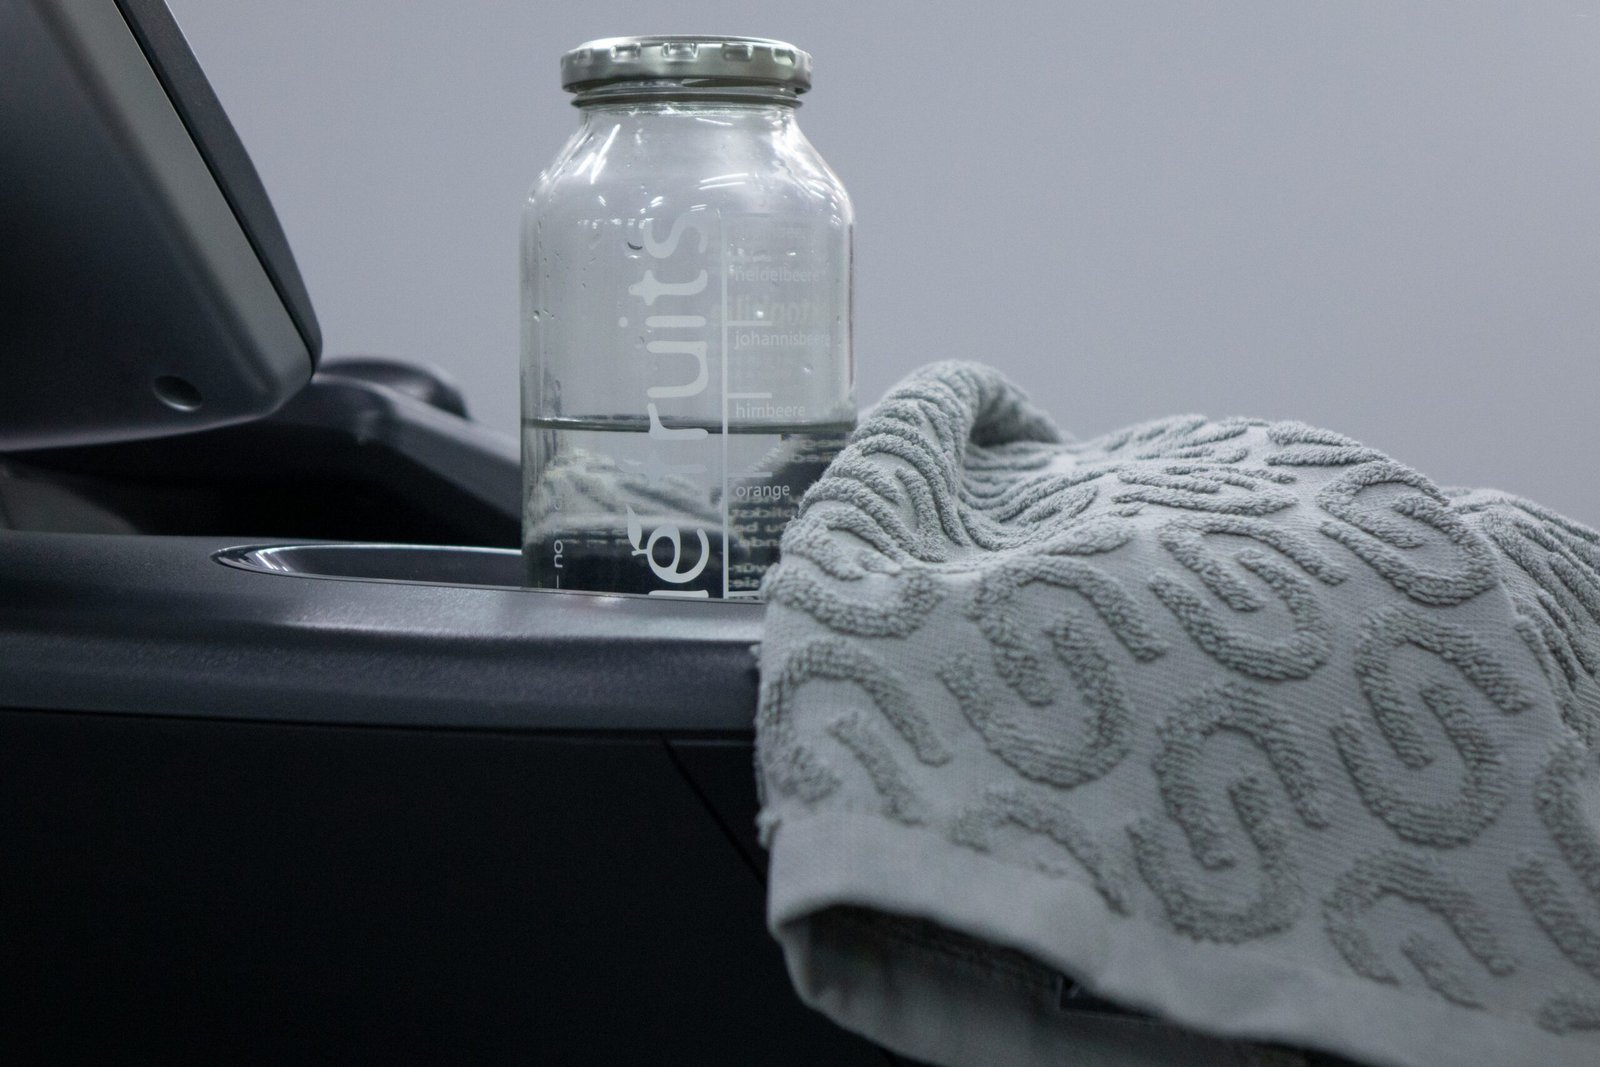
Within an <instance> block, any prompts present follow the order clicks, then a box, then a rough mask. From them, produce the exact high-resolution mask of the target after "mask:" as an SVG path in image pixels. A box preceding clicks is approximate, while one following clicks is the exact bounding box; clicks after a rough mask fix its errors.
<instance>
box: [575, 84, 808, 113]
mask: <svg viewBox="0 0 1600 1067" xmlns="http://www.w3.org/2000/svg"><path fill="white" fill-rule="evenodd" d="M572 105H573V106H574V107H576V108H578V109H579V110H580V111H583V112H586V113H587V112H591V111H595V110H599V109H609V108H614V107H622V108H626V109H628V110H630V111H661V112H672V111H681V110H693V109H695V108H697V107H701V106H707V107H718V108H723V107H748V108H750V109H752V110H769V109H778V110H782V111H793V110H794V109H795V108H797V107H799V106H800V98H799V96H798V95H796V93H795V91H794V89H792V88H791V87H789V86H785V85H738V84H731V83H716V82H707V81H703V80H687V81H673V80H668V79H662V78H650V79H641V80H639V81H621V82H608V83H607V84H605V85H597V86H594V87H592V88H588V89H583V90H580V91H579V92H577V93H576V94H574V96H573V98H572Z"/></svg>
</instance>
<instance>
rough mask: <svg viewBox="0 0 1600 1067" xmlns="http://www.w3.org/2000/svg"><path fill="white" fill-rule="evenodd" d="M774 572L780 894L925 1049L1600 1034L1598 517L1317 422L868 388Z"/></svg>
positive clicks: (925, 386)
mask: <svg viewBox="0 0 1600 1067" xmlns="http://www.w3.org/2000/svg"><path fill="white" fill-rule="evenodd" d="M782 552H783V558H782V562H781V563H780V564H779V565H778V566H777V567H775V568H774V569H773V570H772V571H771V572H770V573H769V574H768V576H767V579H766V583H765V586H764V588H765V593H766V598H767V601H768V609H767V616H766V623H765V627H766V628H765V634H764V638H763V643H762V649H761V672H762V688H761V707H760V711H759V715H758V719H757V778H758V786H759V789H760V792H761V797H762V812H761V817H760V830H761V835H762V840H763V842H764V843H765V844H766V845H767V847H768V848H769V849H770V850H771V870H770V882H769V894H770V895H769V901H768V916H769V924H770V927H771V930H772V932H773V934H774V935H775V936H776V937H777V939H778V941H779V942H780V943H781V945H782V948H783V952H784V955H785V958H786V960H787V963H788V967H789V971H790V974H791V977H792V978H793V981H794V984H795V987H796V989H797V991H798V992H799V995H800V996H801V997H802V999H804V1000H805V1001H806V1002H807V1003H808V1004H810V1005H812V1006H814V1007H816V1008H817V1009H819V1010H821V1011H823V1012H825V1013H826V1014H828V1015H829V1016H830V1017H832V1018H833V1019H835V1020H836V1021H837V1022H839V1023H840V1024H842V1025H844V1026H846V1027H848V1028H850V1029H852V1030H855V1031H858V1032H860V1033H862V1034H864V1035H866V1036H867V1037H869V1038H872V1039H873V1040H876V1041H878V1042H880V1043H882V1044H884V1045H885V1046H887V1047H889V1048H891V1049H895V1050H898V1051H900V1052H902V1053H905V1054H907V1055H909V1056H912V1057H915V1058H917V1059H921V1060H925V1061H928V1062H930V1063H937V1064H947V1065H983V1067H998V1065H1003V1064H1027V1065H1033V1064H1040V1065H1043V1064H1050V1065H1061V1064H1074V1065H1076V1064H1101V1063H1105V1064H1152V1065H1155V1064H1160V1065H1163V1067H1165V1065H1170V1064H1182V1063H1194V1064H1210V1063H1239V1062H1259V1063H1295V1062H1303V1061H1304V1060H1305V1056H1304V1055H1303V1054H1302V1053H1300V1052H1298V1051H1295V1050H1317V1051H1320V1052H1322V1053H1327V1054H1333V1055H1338V1056H1344V1057H1349V1058H1351V1059H1355V1060H1358V1061H1361V1062H1370V1063H1375V1064H1406V1065H1413V1064H1415V1065H1423V1064H1427V1065H1433V1064H1437V1065H1450V1067H1454V1065H1457V1064H1467V1063H1471V1064H1530V1065H1533V1064H1537V1065H1540V1067H1546V1065H1552V1064H1592V1063H1597V1062H1600V833H1597V827H1600V770H1597V768H1596V763H1597V759H1596V747H1595V746H1596V741H1597V740H1600V685H1597V682H1596V671H1597V670H1600V534H1596V533H1595V532H1594V531H1593V530H1590V529H1588V528H1585V527H1583V526H1581V525H1579V524H1577V523H1574V522H1571V521H1569V520H1567V519H1564V518H1562V517H1561V516H1559V515H1556V514H1554V513H1552V512H1550V511H1548V510H1545V509H1543V508H1540V507H1538V506H1536V505H1534V504H1532V503H1529V502H1527V501H1524V500H1521V499H1518V498H1516V497H1513V496H1510V495H1507V494H1505V493H1500V492H1492V491H1484V490H1474V491H1468V490H1461V489H1450V490H1443V489H1440V488H1439V487H1437V486H1435V485H1434V483H1432V482H1431V481H1429V480H1428V479H1427V478H1426V477H1424V476H1423V475H1421V474H1419V473H1418V472H1416V471H1414V470H1412V469H1410V468H1408V467H1405V466H1403V465H1401V464H1400V463H1397V462H1395V461H1394V460H1392V459H1390V458H1389V457H1387V456H1385V455H1384V454H1383V453H1381V452H1379V451H1377V450H1375V449H1372V448H1368V447H1365V446H1363V445H1361V444H1359V443H1357V442H1355V441H1353V440H1350V439H1349V438H1346V437H1344V436H1341V435H1339V434H1337V433H1331V432H1329V431H1326V430H1319V429H1315V428H1313V427H1311V426H1307V425H1305V424H1302V423H1298V422H1268V421H1263V420H1258V419H1238V418H1236V419H1224V420H1210V419H1206V418H1203V417H1200V416H1184V417H1178V418H1169V419H1163V420H1160V421H1157V422H1151V423H1147V424H1144V425H1140V426H1135V427H1132V428H1129V429H1126V430H1122V431H1119V432H1117V433H1114V434H1110V435H1107V436H1105V437H1100V438H1096V439H1094V440H1092V441H1086V442H1075V441H1071V440H1065V439H1063V435H1061V434H1060V433H1059V432H1058V431H1057V430H1056V428H1055V427H1054V425H1053V424H1052V423H1051V422H1050V420H1049V419H1048V418H1046V417H1045V416H1044V415H1043V414H1041V413H1040V412H1039V411H1037V410H1036V409H1035V408H1033V407H1032V406H1030V405H1029V403H1028V402H1027V400H1026V399H1025V397H1024V396H1023V395H1022V394H1021V393H1020V392H1019V391H1018V390H1017V389H1016V388H1015V387H1014V386H1012V385H1011V384H1010V383H1009V382H1007V381H1006V380H1005V379H1004V378H1003V377H1001V376H1000V375H999V374H998V373H996V372H995V371H993V370H991V369H989V368H986V367H982V366H978V365H974V364H963V363H941V364H935V365H933V366H930V367H928V368H925V369H924V370H922V371H920V372H918V373H917V374H914V375H913V376H911V377H910V378H908V379H907V380H906V381H904V382H903V383H901V384H900V385H899V386H897V387H896V388H895V389H894V390H892V391H891V392H890V393H889V394H888V395H887V396H886V397H885V398H884V400H883V401H882V402H881V403H880V404H879V405H878V407H876V408H875V409H873V411H872V412H871V413H870V416H869V417H868V418H867V419H866V420H865V421H864V422H863V423H862V425H861V426H860V428H859V429H858V430H857V432H856V433H855V435H854V436H853V437H852V439H851V443H850V445H849V447H848V448H846V449H845V450H844V452H842V453H841V454H840V456H839V457H838V459H837V460H836V461H835V462H834V463H833V465H832V466H831V467H830V468H829V470H828V472H827V474H826V476H825V477H824V478H823V479H822V480H821V481H820V482H819V483H817V484H816V485H815V486H814V487H813V488H812V489H811V490H810V492H809V493H808V494H807V495H806V497H805V500H804V503H803V505H802V507H801V510H800V513H799V515H798V517H797V518H796V519H795V520H794V521H793V522H792V523H791V524H790V526H789V528H788V530H787V531H786V533H785V535H784V538H783V545H782Z"/></svg>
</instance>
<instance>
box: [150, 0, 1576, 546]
mask: <svg viewBox="0 0 1600 1067" xmlns="http://www.w3.org/2000/svg"><path fill="white" fill-rule="evenodd" d="M169 4H170V6H171V8H172V9H173V12H174V14H175V15H176V17H177V18H178V21H179V23H180V24H181V25H182V27H183V29H184V32H185V34H186V35H187V36H188V38H189V41H190V43H191V45H192V46H193V48H194V51H195V53H196V55H197V56H198V57H199V59H200V62H201V64H202V65H203V66H204V67H205V69H206V71H207V73H208V75H209V76H210V78H211V81H212V82H213V84H214V85H215V87H216V89H217V92H218V95H219V96H220V97H221V99H222V102H223V104H224V106H225V107H226V108H227V109H228V112H229V114H230V115H231V116H232V117H233V120H234V122H235V125H236V126H237V127H238V129H239V133H240V135H241V137H242V138H243V140H244V142H245V144H246V146H247V147H248V148H249V150H250V152H251V154H252V155H253V157H254V159H255V162H256V165H257V167H258V168H259V170H260V171H261V175H262V178H263V180H264V181H265V183H266V186H267V188H268V191H269V192H270V193H271V195H272V197H273V200H274V202H275V203H276V205H277V208H278V211H279V214H280V215H281V217H282V220H283V224H284V227H285V229H286V230H287V231H288V235H289V240H290V242H291V244H292V245H293V247H294V249H295V251H296V254H297V256H298V258H299V262H300V265H301V268H302V270H303V271H304V273H305V276H306V282H307V285H308V286H309V287H310V290H311V294H312V298H313V300H314V301H315V303H316V306H317V310H318V314H319V316H320V318H321V320H322V324H323V327H324V331H325V334H326V338H327V348H326V350H327V352H328V353H329V354H330V355H335V354H345V353H358V352H361V353H381V354H386V355H394V356H399V357H403V358H406V359H411V360H416V361H422V362H428V363H433V364H436V365H437V366H439V367H441V368H443V369H445V370H446V371H447V372H448V373H450V374H451V375H452V376H454V377H455V378H456V379H457V380H458V381H460V382H461V383H462V384H463V386H464V387H465V389H466V392H467V395H468V399H469V402H470V404H471V406H472V407H473V408H474V410H475V412H476V414H477V416H478V417H479V418H480V419H481V420H482V421H484V422H486V423H488V424H490V425H491V426H494V427H496V428H498V429H502V430H504V431H506V432H507V433H512V432H515V427H516V420H517V388H516V381H517V373H518V347H519V340H518V321H519V319H518V294H517V262H518V261H517V239H518V238H517V232H518V212H519V210H520V207H521V203H522V200H523V197H524V195H525V193H526V190H527V188H528V186H529V185H530V184H531V182H532V180H533V178H534V176H535V175H536V174H537V172H538V171H539V169H540V168H541V167H542V166H544V164H545V163H546V162H548V161H549V159H550V158H551V157H552V156H553V155H554V154H555V152H556V151H557V149H558V148H559V147H560V145H561V143H562V142H563V140H564V139H565V138H566V136H567V135H568V133H569V132H570V131H571V129H572V128H573V127H574V124H575V122H576V117H577V116H576V113H575V112H574V111H573V109H572V108H570V107H569V106H568V105H567V98H566V96H565V95H564V94H563V93H562V92H561V91H560V89H559V86H558V84H557V76H556V63H557V58H558V56H559V55H560V53H561V52H562V51H564V50H565V49H567V48H570V47H573V46H574V45H577V44H578V43H580V42H582V41H584V40H587V39H590V38H593V37H600V36H609V35H615V34H622V33H635V32H725V33H752V34H758V35H763V36H773V37H780V38H784V39H787V40H791V41H793V42H794V43H796V44H798V45H799V46H801V47H802V48H805V49H807V50H809V51H811V52H812V53H813V54H814V55H815V56H816V60H817V76H816V89H815V91H814V92H813V93H812V94H811V95H810V96H809V97H807V99H806V104H805V107H804V108H803V109H802V111H801V120H802V125H803V126H804V128H805V129H806V131H807V133H808V134H809V135H810V137H811V139H812V140H813V141H814V142H815V143H816V144H817V145H818V147H819V148H820V149H821V150H822V152H823V154H824V155H825V156H826V157H827V158H828V160H829V161H830V162H831V163H832V164H833V166H834V168H835V169H836V170H837V171H838V172H839V173H840V175H841V176H842V177H843V178H844V180H845V183H846V184H847V185H848V187H849V188H850V190H851V193H852V196H853V198H854V200H855V203H856V208H857V215H858V233H857V290H856V304H857V315H856V322H857V330H856V354H857V365H858V376H857V387H858V392H859V395H860V397H861V399H862V401H863V402H867V401H871V400H875V399H876V398H877V397H878V396H879V395H880V394H881V393H882V392H883V390H884V389H885V388H887V387H888V386H889V385H891V384H892V383H893V382H894V381H895V380H896V379H897V378H898V377H899V376H901V375H902V374H904V373H905V372H907V371H909V370H910V369H911V368H913V367H915V366H916V365H918V364H920V363H923V362H926V361H929V360H933V359H938V358H946V357H961V358H969V359H979V360H985V361H987V362H990V363H992V364H994V365H996V366H998V367H1000V368H1001V369H1002V370H1004V371H1006V372H1007V373H1008V374H1010V375H1011V376H1012V377H1013V378H1014V379H1015V380H1016V381H1018V382H1019V383H1021V384H1022V385H1023V386H1024V387H1026V388H1027V389H1028V390H1029V391H1030V392H1031V393H1032V394H1033V396H1034V397H1035V399H1037V400H1038V401H1040V402H1041V403H1042V404H1043V405H1045V406H1046V407H1047V408H1048V409H1049V410H1050V411H1051V412H1052V413H1053V414H1055V415H1056V416H1057V417H1058V419H1059V420H1060V421H1061V423H1062V424H1063V425H1064V426H1065V427H1066V428H1068V429H1069V430H1071V431H1073V432H1074V433H1076V434H1078V435H1079V436H1088V435H1093V434H1097V433H1101V432H1104V431H1107V430H1111V429H1115V428H1117V427H1118V426H1122V425H1125V424H1127V423H1130V422H1134V421H1139V420H1143V419H1147V418H1153V417H1157V416H1161V415H1167V414H1177V413H1181V412H1189V411H1195V412H1201V413H1205V414H1209V415H1213V416H1223V415H1233V414H1241V415H1257V416H1263V417H1294V418H1300V419H1304V420H1306V421H1308V422H1311V423H1314V424H1317V425H1321V426H1326V427H1328V428H1331V429H1336V430H1340V431H1342V432H1344V433H1348V434H1351V435H1353V436H1355V437H1357V438H1360V439H1361V440H1363V441H1365V442H1367V443H1369V444H1372V445H1376V446H1378V447H1381V448H1383V449H1385V450H1387V451H1389V452H1390V453H1391V454H1392V455H1394V456H1396V457H1397V458H1399V459H1401V460H1402V461H1404V462H1406V463H1409V464H1411V465H1413V466H1416V467H1418V468H1420V469H1421V470H1423V471H1425V472H1427V473H1428V474H1430V475H1432V476H1433V477H1434V478H1436V479H1438V480H1439V481H1440V482H1442V483H1444V484H1472V485H1490V486H1496V487H1499V488H1503V489H1507V490H1510V491H1512V492H1517V493H1521V494H1523V495H1526V496H1530V497H1533V498H1534V499H1537V500H1540V501H1542V502H1544V503H1546V504H1548V505H1550V506H1552V507H1555V508H1557V509H1560V510H1563V511H1565V512H1567V513H1568V514H1569V515H1571V516H1573V517H1574V518H1577V519H1580V520H1582V521H1585V522H1588V523H1590V524H1596V525H1600V462H1597V457H1600V427H1597V425H1596V421H1597V420H1596V416H1597V414H1600V362H1597V354H1600V0H1516V2H1512V0H1508V2H1505V3H1496V4H1487V3H1472V2H1462V0H1452V2H1432V0H1395V2H1384V3H1379V2H1376V0H1328V2H1315V3H1313V2H1293V0H1234V2H1226V3H1219V2H1208V3H1200V2H1162V3H1157V2H1101V3H1087V2H1064V3H1051V2H1046V0H1035V2H1027V3H1020V2H1019V3H1005V2H993V3H984V4H977V3H972V4H955V3H948V4H946V3H920V4H910V3H886V2H873V0H848V2H837V0H825V2H824V0H810V2H804V3H795V2H791V3H784V4H754V3H748V2H747V3H718V2H714V0H658V2H656V3H627V2H622V0H589V2H585V3H560V4H557V3H536V2H531V0H453V2H449V3H445V2H424V0H338V2H327V0H274V2H270V3H268V2H265V0H169Z"/></svg>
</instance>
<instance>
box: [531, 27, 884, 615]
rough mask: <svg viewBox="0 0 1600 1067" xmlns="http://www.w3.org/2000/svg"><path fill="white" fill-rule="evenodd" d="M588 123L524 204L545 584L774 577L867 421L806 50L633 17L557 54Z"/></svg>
mask: <svg viewBox="0 0 1600 1067" xmlns="http://www.w3.org/2000/svg"><path fill="white" fill-rule="evenodd" d="M561 69H562V85H563V87H564V88H566V89H567V90H569V91H571V92H573V93H575V94H576V95H575V99H574V103H575V104H576V106H577V107H578V109H579V112H580V114H581V124H580V126H579V128H578V131H577V132H576V133H575V134H573V136H572V138H571V140H569V141H568V142H567V145H566V147H565V148H564V149H562V151H561V154H560V155H559V156H558V157H557V158H556V160H555V162H553V163H552V164H551V165H550V166H549V168H547V169H546V170H545V171H544V172H543V173H542V174H541V175H540V176H539V179H538V181H537V182H536V183H535V184H534V187H533V191H532V193H531V195H530V196H529V198H528V201H527V205H526V207H525V210H524V214H523V220H524V222H523V259H522V262H523V286H522V300H523V365H522V380H523V393H522V434H523V484H524V517H523V552H524V558H525V561H526V565H527V575H528V581H529V584H530V585H533V586H535V587H539V588H547V589H582V590H599V591H606V592H623V593H648V594H653V595H672V596H688V597H712V598H721V597H751V596H756V595H758V590H759V585H760V581H761V576H762V574H763V573H764V572H765V571H766V569H767V568H768V567H769V566H770V565H771V564H772V563H773V562H775V561H776V558H777V551H778V539H779V537H780V535H781V533H782V530H783V527H784V525H785V524H786V523H787V522H788V521H789V519H791V518H792V517H793V515H794V513H795V510H796V508H797V506H798V504H799V499H800V496H801V495H802V494H803V493H804V491H805V489H806V488H807V486H809V485H810V484H811V483H812V482H813V481H815V480H816V478H817V477H818V476H819V475H820V474H821V473H822V471H823V469H824V468H825V467H826V466H827V464H828V463H829V462H830V461H831V460H832V458H833V456H834V454H835V453H836V452H837V451H838V449H839V447H840V446H841V445H842V443H843V441H844V439H845V437H846V436H847V435H848V434H849V432H850V431H851V429H852V428H853V427H854V425H855V416H856V408H855V392H854V368H853V365H852V357H851V350H850V331H851V308H850V304H851V240H852V229H853V225H854V215H853V212H852V210H851V207H850V198H849V197H848V195H846V193H845V190H844V187H843V186H842V185H841V184H840V182H839V179H838V178H837V177H836V176H835V175H834V173H833V171H831V170H830V169H829V168H828V165H827V164H826V163H824V162H823V160H822V157H821V156H820V155H818V154H817V151H816V149H815V148H813V147H812V146H811V143H810V142H809V141H807V140H806V137H805V135H804V134H803V133H801V132H800V127H799V125H798V124H797V123H796V121H795V109H796V108H797V107H798V106H799V94H800V93H802V92H804V91H806V90H807V89H808V88H809V87H810V73H811V57H810V56H809V55H807V54H806V53H804V52H802V51H800V50H799V49H796V48H794V47H792V46H790V45H787V44H784V43H783V42H781V41H770V40H765V39H762V38H750V37H705V36H701V37H679V36H662V37H629V38H612V39H608V40H603V41H594V42H591V43H589V44H586V45H583V46H582V47H580V48H577V49H574V50H573V51H571V52H568V53H567V54H566V55H565V56H564V57H562V64H561Z"/></svg>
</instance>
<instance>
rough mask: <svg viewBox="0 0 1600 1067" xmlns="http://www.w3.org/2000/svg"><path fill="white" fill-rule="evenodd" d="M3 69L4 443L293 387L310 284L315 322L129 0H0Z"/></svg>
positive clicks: (218, 414)
mask: <svg viewBox="0 0 1600 1067" xmlns="http://www.w3.org/2000/svg"><path fill="white" fill-rule="evenodd" d="M0 71H4V72H5V73H4V76H3V77H0V204H3V205H4V210H3V211H0V279H3V284H0V450H13V449H20V448H36V447H49V446H55V445H65V444H81V443H88V442H94V441H118V440H127V439H131V438H137V437H148V436H156V435H163V434H176V433H185V432H189V431H193V430H199V429H204V428H206V427H209V426H220V425H224V424H227V423H231V422H237V421H240V420H243V419H251V418H257V417H259V416H261V415H264V414H266V413H268V412H270V411H272V410H273V409H274V408H276V407H278V406H279V405H280V404H282V403H283V402H284V401H285V400H286V399H287V398H289V397H290V396H292V395H293V394H294V393H295V392H296V391H297V390H299V389H300V388H301V387H302V386H303V385H304V384H305V382H306V380H307V379H308V378H309V377H310V375H311V372H312V369H313V365H314V363H315V358H316V335H315V330H314V322H315V320H314V319H312V318H310V317H309V316H310V306H309V303H308V302H303V301H301V302H300V306H299V307H298V309H297V310H298V311H299V312H300V317H301V319H302V320H303V322H304V325H305V328H306V331H307V332H302V328H301V323H299V322H297V321H296V313H295V310H292V309H291V307H290V305H289V304H287V303H286V302H285V297H284V292H287V291H288V290H287V289H286V290H284V291H280V289H279V287H278V286H277V285H276V284H275V283H274V279H273V274H272V273H271V272H269V270H268V269H267V267H266V265H265V264H264V262H263V259H262V255H261V254H260V252H259V251H258V249H257V248H256V246H255V245H254V244H253V243H252V240H251V234H250V232H249V231H248V229H247V228H246V227H245V226H244V225H242V224H241V220H240V217H239V215H237V214H236V213H235V207H236V204H234V203H230V201H229V199H228V197H227V195H225V192H224V190H223V189H222V188H221V187H220V186H219V184H218V179H217V176H216V175H215V174H214V173H213V171H212V169H211V168H210V167H209V166H208V164H207V161H206V158H205V156H204V154H203V153H202V152H201V150H200V148H199V146H198V145H197V144H196V141H195V133H194V131H193V130H191V129H190V128H189V127H187V126H186V125H185V123H184V121H183V119H182V117H181V116H180V115H179V113H178V111H177V109H176V108H175V107H174V106H173V103H172V100H171V98H170V97H169V96H168V93H167V88H166V87H165V86H163V84H162V82H161V80H160V79H159V78H158V77H157V75H156V73H155V71H154V70H153V69H152V67H151V65H150V62H149V61H148V59H147V58H146V55H145V52H144V50H143V48H142V47H141V45H140V43H139V41H138V39H137V38H136V37H135V35H134V33H133V31H132V30H130V28H129V27H128V24H127V23H126V21H124V18H123V15H122V13H121V11H120V10H119V9H118V7H117V5H116V3H115V2H113V0H0ZM242 202H243V201H240V203H242ZM264 203H265V201H264V197H263V198H262V200H261V204H264ZM261 210H263V208H262V207H261V206H260V205H258V206H257V211H256V213H257V214H258V215H259V214H260V212H261ZM266 210H270V209H266ZM258 221H259V220H258ZM258 230H259V226H258ZM259 232H262V233H264V232H265V231H264V230H260V231H259ZM282 252H283V254H282V255H279V256H278V257H277V258H278V259H279V260H280V261H281V262H279V263H278V264H277V267H276V269H277V271H278V273H279V275H280V276H281V277H284V278H287V277H288V274H287V273H286V272H287V271H288V270H289V269H290V268H291V267H292V260H289V259H287V258H286V254H287V246H286V245H285V246H284V248H283V249H282ZM296 299H297V300H298V298H296Z"/></svg>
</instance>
